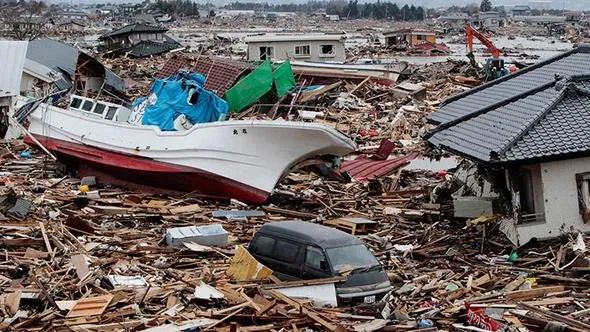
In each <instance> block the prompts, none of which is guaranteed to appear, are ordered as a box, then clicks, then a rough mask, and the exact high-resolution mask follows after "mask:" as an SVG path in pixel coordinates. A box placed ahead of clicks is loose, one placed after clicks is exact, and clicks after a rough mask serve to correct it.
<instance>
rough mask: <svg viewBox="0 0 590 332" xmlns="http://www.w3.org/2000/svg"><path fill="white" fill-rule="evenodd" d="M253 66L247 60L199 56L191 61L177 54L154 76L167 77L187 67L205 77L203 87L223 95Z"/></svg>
mask: <svg viewBox="0 0 590 332" xmlns="http://www.w3.org/2000/svg"><path fill="white" fill-rule="evenodd" d="M253 68H254V66H253V65H251V64H249V63H247V62H242V61H236V60H231V59H225V58H219V57H199V58H198V59H196V60H193V61H191V60H188V59H186V58H183V57H180V56H178V57H173V58H171V59H170V60H168V62H167V63H166V64H165V65H164V68H162V70H161V71H160V72H159V73H158V74H157V75H156V78H164V77H168V76H170V75H172V74H174V73H175V72H177V71H178V70H180V69H188V70H190V71H192V72H196V73H199V74H202V75H204V76H205V77H206V79H207V81H206V83H205V88H206V89H207V90H211V91H213V92H215V93H216V94H217V95H218V96H223V95H224V94H225V92H226V91H227V90H228V89H229V88H231V87H232V86H233V85H234V84H235V83H236V82H237V81H238V79H239V78H240V77H241V76H242V75H244V74H245V73H246V72H249V71H250V70H251V69H253Z"/></svg>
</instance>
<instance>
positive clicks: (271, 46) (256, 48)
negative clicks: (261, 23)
mask: <svg viewBox="0 0 590 332" xmlns="http://www.w3.org/2000/svg"><path fill="white" fill-rule="evenodd" d="M345 39H346V37H345V36H344V35H328V34H326V35H313V34H312V35H261V36H250V37H246V38H245V39H244V41H245V42H246V44H248V60H250V61H260V60H290V59H295V60H303V61H316V62H326V61H337V62H343V61H344V60H346V53H345V48H344V41H345Z"/></svg>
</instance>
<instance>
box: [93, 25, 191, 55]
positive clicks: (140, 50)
mask: <svg viewBox="0 0 590 332" xmlns="http://www.w3.org/2000/svg"><path fill="white" fill-rule="evenodd" d="M166 31H168V29H166V28H164V27H161V26H155V25H148V24H145V23H134V24H129V25H126V26H124V27H122V28H120V29H116V30H113V31H111V32H109V33H106V34H104V35H102V36H100V37H99V38H98V39H99V40H100V41H101V42H102V45H101V49H102V50H105V51H108V52H110V54H109V55H112V56H116V55H119V54H123V53H128V54H129V55H131V56H135V57H146V56H150V55H156V54H161V53H166V52H169V51H171V50H173V49H177V48H179V47H180V46H181V45H180V43H179V42H177V41H176V40H174V39H172V38H171V37H169V36H167V35H166V34H165V32H166Z"/></svg>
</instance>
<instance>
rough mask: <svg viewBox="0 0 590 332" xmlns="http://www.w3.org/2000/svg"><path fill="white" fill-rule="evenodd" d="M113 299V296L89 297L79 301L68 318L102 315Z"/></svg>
mask: <svg viewBox="0 0 590 332" xmlns="http://www.w3.org/2000/svg"><path fill="white" fill-rule="evenodd" d="M112 299H113V295H111V294H107V295H101V296H95V297H87V298H83V299H80V300H78V302H76V305H74V307H73V308H72V309H71V310H70V312H68V315H67V316H66V317H68V318H72V317H84V316H94V315H100V314H102V313H103V312H104V311H105V309H106V308H107V307H108V305H109V303H111V300H112Z"/></svg>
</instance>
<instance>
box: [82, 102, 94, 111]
mask: <svg viewBox="0 0 590 332" xmlns="http://www.w3.org/2000/svg"><path fill="white" fill-rule="evenodd" d="M91 109H92V100H85V101H84V104H83V105H82V110H83V111H88V112H90V110H91Z"/></svg>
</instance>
